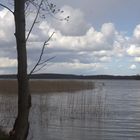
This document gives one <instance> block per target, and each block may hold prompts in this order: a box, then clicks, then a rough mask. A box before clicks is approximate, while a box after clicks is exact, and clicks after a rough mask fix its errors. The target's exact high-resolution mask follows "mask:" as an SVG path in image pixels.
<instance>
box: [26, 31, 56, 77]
mask: <svg viewBox="0 0 140 140" xmlns="http://www.w3.org/2000/svg"><path fill="white" fill-rule="evenodd" d="M53 35H54V32H53V33H52V34H51V36H50V37H49V38H48V39H47V40H46V41H45V42H44V44H43V46H42V50H41V53H40V56H39V59H38V61H37V63H36V64H35V66H34V67H33V69H32V70H31V72H30V74H29V76H30V75H31V74H32V73H34V72H35V71H36V70H35V69H36V68H37V67H38V66H39V65H41V63H42V64H44V63H45V61H43V62H41V60H42V56H43V54H44V49H45V46H46V45H47V42H49V41H50V39H51V38H52V36H53ZM50 60H51V58H50ZM48 61H49V60H46V62H48ZM40 62H41V63H40ZM44 65H46V64H44ZM44 65H43V67H44ZM39 69H40V68H39ZM41 69H42V68H41ZM37 71H38V70H37Z"/></svg>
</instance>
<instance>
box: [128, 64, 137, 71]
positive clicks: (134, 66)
mask: <svg viewBox="0 0 140 140" xmlns="http://www.w3.org/2000/svg"><path fill="white" fill-rule="evenodd" d="M129 68H130V69H131V70H135V69H136V68H137V67H136V65H135V64H132V65H131V66H130V67H129Z"/></svg>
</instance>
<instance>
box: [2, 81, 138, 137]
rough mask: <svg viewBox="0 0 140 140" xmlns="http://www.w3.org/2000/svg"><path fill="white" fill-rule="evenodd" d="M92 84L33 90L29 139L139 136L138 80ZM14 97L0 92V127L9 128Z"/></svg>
mask: <svg viewBox="0 0 140 140" xmlns="http://www.w3.org/2000/svg"><path fill="white" fill-rule="evenodd" d="M93 82H94V83H95V88H94V89H92V90H81V91H77V92H70V91H68V92H62V93H61V92H60V93H50V94H49V93H47V94H46V93H44V94H33V97H32V102H33V104H32V108H31V113H30V123H31V128H30V135H29V137H28V139H29V140H31V139H33V140H44V139H47V140H139V138H140V81H134V80H132V81H128V80H99V81H98V80H95V81H93ZM16 102H17V97H16V96H15V95H10V94H3V93H1V94H0V127H3V128H5V129H10V128H12V125H13V122H14V119H15V116H16V113H17V110H16V108H17V106H16Z"/></svg>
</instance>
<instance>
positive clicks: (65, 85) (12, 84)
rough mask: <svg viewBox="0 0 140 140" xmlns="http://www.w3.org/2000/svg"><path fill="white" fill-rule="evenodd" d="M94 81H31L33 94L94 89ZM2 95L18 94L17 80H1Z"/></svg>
mask: <svg viewBox="0 0 140 140" xmlns="http://www.w3.org/2000/svg"><path fill="white" fill-rule="evenodd" d="M93 88H94V84H93V82H92V81H87V80H85V81H84V80H31V81H30V91H31V93H38V92H40V93H41V92H42V93H47V92H49V93H50V92H65V91H66V92H74V91H79V90H87V89H93ZM0 93H17V81H16V80H0Z"/></svg>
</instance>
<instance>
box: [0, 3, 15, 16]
mask: <svg viewBox="0 0 140 140" xmlns="http://www.w3.org/2000/svg"><path fill="white" fill-rule="evenodd" d="M0 6H2V7H4V8H6V9H7V10H8V11H10V12H11V13H12V14H13V15H14V12H13V11H12V10H11V9H10V8H9V7H7V6H6V5H4V4H2V3H0Z"/></svg>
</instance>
